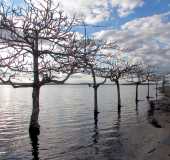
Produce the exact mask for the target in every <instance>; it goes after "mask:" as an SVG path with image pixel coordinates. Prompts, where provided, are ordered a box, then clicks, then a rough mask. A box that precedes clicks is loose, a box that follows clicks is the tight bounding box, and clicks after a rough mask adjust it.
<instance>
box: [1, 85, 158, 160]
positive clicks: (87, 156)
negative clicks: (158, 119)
mask: <svg viewBox="0 0 170 160" xmlns="http://www.w3.org/2000/svg"><path fill="white" fill-rule="evenodd" d="M146 87H147V86H140V87H139V97H140V99H141V100H142V101H139V104H138V109H136V105H135V97H134V96H135V87H134V86H121V98H122V104H123V107H122V112H121V115H120V116H118V115H117V105H116V104H117V102H116V101H117V98H116V88H115V86H111V85H108V86H101V87H100V88H99V97H98V99H99V100H98V102H99V106H98V107H99V111H100V114H99V115H98V124H97V125H96V124H95V123H94V118H93V89H92V88H89V87H88V86H71V85H70V86H69V85H68V86H62V85H61V86H45V87H43V88H42V89H41V94H40V119H39V120H40V125H41V133H40V135H39V136H38V138H37V139H36V138H35V139H34V141H33V142H32V141H31V140H30V137H29V133H28V127H29V120H30V115H31V110H32V101H31V92H32V89H31V88H22V89H13V88H12V87H10V86H0V91H1V94H0V160H31V159H34V160H36V159H41V160H126V157H125V155H124V148H123V145H122V143H121V141H122V139H121V137H122V134H123V133H121V132H120V128H123V127H128V126H131V125H138V124H139V123H148V122H147V110H148V102H147V101H146V98H145V97H146V93H147V89H146ZM154 95H155V86H151V96H153V97H154Z"/></svg>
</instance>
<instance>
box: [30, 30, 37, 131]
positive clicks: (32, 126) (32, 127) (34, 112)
mask: <svg viewBox="0 0 170 160" xmlns="http://www.w3.org/2000/svg"><path fill="white" fill-rule="evenodd" d="M35 34H36V38H35V40H34V49H33V70H34V72H33V73H34V81H33V92H32V100H33V108H32V115H31V121H30V129H29V131H30V133H33V134H39V133H40V130H39V129H40V126H39V123H38V117H39V94H40V83H39V70H38V65H39V63H38V56H39V53H38V33H37V32H35Z"/></svg>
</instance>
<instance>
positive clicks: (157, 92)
mask: <svg viewBox="0 0 170 160" xmlns="http://www.w3.org/2000/svg"><path fill="white" fill-rule="evenodd" d="M157 99H158V82H156V100H157Z"/></svg>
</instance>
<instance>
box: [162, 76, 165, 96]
mask: <svg viewBox="0 0 170 160" xmlns="http://www.w3.org/2000/svg"><path fill="white" fill-rule="evenodd" d="M162 92H163V93H164V92H165V76H163V79H162Z"/></svg>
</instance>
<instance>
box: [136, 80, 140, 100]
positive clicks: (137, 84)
mask: <svg viewBox="0 0 170 160" xmlns="http://www.w3.org/2000/svg"><path fill="white" fill-rule="evenodd" d="M138 86H139V83H136V103H137V102H138Z"/></svg>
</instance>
